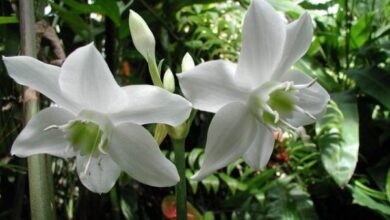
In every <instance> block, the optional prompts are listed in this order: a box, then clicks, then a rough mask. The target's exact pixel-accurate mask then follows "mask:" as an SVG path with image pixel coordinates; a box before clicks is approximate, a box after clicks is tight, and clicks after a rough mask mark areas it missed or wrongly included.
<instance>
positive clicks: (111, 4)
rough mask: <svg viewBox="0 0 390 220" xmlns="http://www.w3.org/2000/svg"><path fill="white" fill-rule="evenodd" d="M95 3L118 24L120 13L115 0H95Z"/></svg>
mask: <svg viewBox="0 0 390 220" xmlns="http://www.w3.org/2000/svg"><path fill="white" fill-rule="evenodd" d="M95 4H97V5H99V6H100V7H101V10H102V11H103V12H104V14H105V15H107V16H108V17H110V18H111V20H112V21H113V22H114V23H115V25H117V26H119V24H120V14H119V7H118V5H117V3H116V0H110V1H107V0H96V1H95Z"/></svg>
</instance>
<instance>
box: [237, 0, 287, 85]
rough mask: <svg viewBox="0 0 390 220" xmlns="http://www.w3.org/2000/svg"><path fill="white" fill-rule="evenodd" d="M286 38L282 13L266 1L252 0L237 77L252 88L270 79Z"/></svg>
mask: <svg viewBox="0 0 390 220" xmlns="http://www.w3.org/2000/svg"><path fill="white" fill-rule="evenodd" d="M285 37H286V24H285V22H284V21H283V19H282V17H281V15H279V14H278V13H277V12H276V11H275V9H274V8H272V6H271V5H270V4H269V3H267V2H266V1H264V0H256V1H252V2H251V5H250V6H249V9H248V13H247V15H246V16H245V19H244V27H243V30H242V49H241V54H240V57H239V60H238V67H237V72H236V75H235V78H236V80H238V81H239V82H240V83H241V84H242V85H247V86H249V87H250V88H254V87H257V86H259V85H260V84H262V83H263V82H266V81H268V80H269V79H270V78H271V77H272V74H273V72H274V70H275V69H276V67H277V65H278V63H279V60H280V57H281V55H282V52H283V44H284V41H285Z"/></svg>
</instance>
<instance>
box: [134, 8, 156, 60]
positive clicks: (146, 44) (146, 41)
mask: <svg viewBox="0 0 390 220" xmlns="http://www.w3.org/2000/svg"><path fill="white" fill-rule="evenodd" d="M129 27H130V33H131V38H132V39H133V43H134V45H135V48H136V49H137V50H138V52H140V53H141V54H142V56H143V57H144V58H145V59H146V60H147V61H148V60H150V59H155V48H156V40H155V39H154V36H153V33H152V31H151V30H150V29H149V27H148V24H146V22H145V20H144V19H143V18H142V17H141V16H140V15H139V14H137V13H136V12H135V11H133V10H130V15H129Z"/></svg>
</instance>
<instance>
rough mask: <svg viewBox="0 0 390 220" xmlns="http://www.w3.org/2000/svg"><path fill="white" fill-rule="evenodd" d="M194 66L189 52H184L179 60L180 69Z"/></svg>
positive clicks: (185, 69) (184, 69) (188, 68)
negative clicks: (181, 59)
mask: <svg viewBox="0 0 390 220" xmlns="http://www.w3.org/2000/svg"><path fill="white" fill-rule="evenodd" d="M194 67H195V63H194V60H193V59H192V57H191V55H190V54H189V53H186V54H185V55H184V57H183V61H182V62H181V71H182V72H185V71H187V70H190V69H192V68H194Z"/></svg>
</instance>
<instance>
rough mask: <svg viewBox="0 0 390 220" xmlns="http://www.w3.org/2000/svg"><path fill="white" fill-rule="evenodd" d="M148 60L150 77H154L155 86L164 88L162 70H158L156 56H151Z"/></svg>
mask: <svg viewBox="0 0 390 220" xmlns="http://www.w3.org/2000/svg"><path fill="white" fill-rule="evenodd" d="M147 61H148V67H149V73H150V77H151V78H152V81H153V84H154V85H155V86H158V87H161V88H163V83H162V81H161V77H160V71H158V67H157V63H156V58H154V57H151V58H150V57H149V58H148V60H147Z"/></svg>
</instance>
